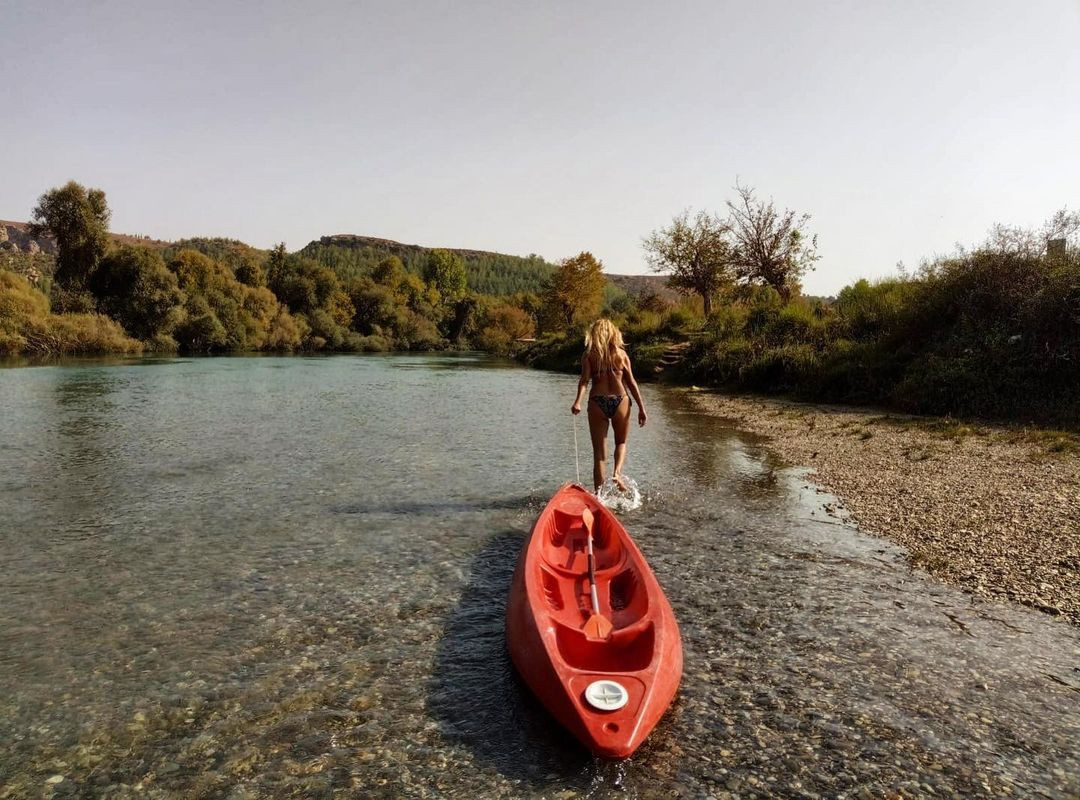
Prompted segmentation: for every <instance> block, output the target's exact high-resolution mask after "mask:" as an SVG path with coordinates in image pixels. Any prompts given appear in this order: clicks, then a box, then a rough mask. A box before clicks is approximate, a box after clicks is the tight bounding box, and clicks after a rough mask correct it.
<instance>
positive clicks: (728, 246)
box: [644, 211, 735, 316]
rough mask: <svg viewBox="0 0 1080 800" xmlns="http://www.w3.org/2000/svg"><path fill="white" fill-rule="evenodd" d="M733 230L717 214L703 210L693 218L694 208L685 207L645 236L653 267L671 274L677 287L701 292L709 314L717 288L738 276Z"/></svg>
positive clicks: (646, 255) (647, 252)
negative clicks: (731, 239)
mask: <svg viewBox="0 0 1080 800" xmlns="http://www.w3.org/2000/svg"><path fill="white" fill-rule="evenodd" d="M729 232H730V228H729V227H728V224H727V223H726V222H724V221H723V220H721V219H720V218H719V217H718V216H716V215H710V214H707V213H706V212H704V211H699V212H698V213H697V215H696V216H695V217H694V218H693V220H691V219H690V212H689V211H683V212H682V213H681V214H678V215H676V216H675V218H674V219H672V221H671V225H670V226H668V227H667V228H661V229H660V230H658V231H653V233H652V234H651V235H650V236H649V237H648V238H647V239H645V242H644V246H645V257H646V259H647V260H648V262H649V266H650V267H652V269H653V271H655V272H665V273H670V274H671V278H670V279H669V280H668V285H669V286H671V287H672V288H673V289H678V290H679V291H681V292H687V293H696V294H698V295H700V296H701V299H702V302H703V303H704V307H705V315H706V316H708V315H709V314H710V313H711V312H712V304H713V299H714V298H715V296H716V294H717V292H719V291H720V290H721V289H722V288H723V287H725V286H727V285H729V284H730V283H732V282H733V280H734V278H735V273H734V270H733V267H732V259H733V256H734V248H733V247H732V243H731V241H730V238H729Z"/></svg>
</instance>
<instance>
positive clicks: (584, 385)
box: [570, 352, 592, 414]
mask: <svg viewBox="0 0 1080 800" xmlns="http://www.w3.org/2000/svg"><path fill="white" fill-rule="evenodd" d="M591 377H592V366H591V365H590V364H589V354H588V352H586V353H584V354H583V355H582V356H581V377H580V378H578V382H577V397H575V398H574V404H573V405H572V406H570V413H571V414H580V413H581V398H582V397H584V396H585V390H586V389H588V388H589V378H591Z"/></svg>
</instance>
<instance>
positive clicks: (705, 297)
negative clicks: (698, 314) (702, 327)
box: [701, 292, 712, 319]
mask: <svg viewBox="0 0 1080 800" xmlns="http://www.w3.org/2000/svg"><path fill="white" fill-rule="evenodd" d="M701 299H702V301H703V302H704V304H705V319H708V318H709V314H711V313H712V292H702V293H701Z"/></svg>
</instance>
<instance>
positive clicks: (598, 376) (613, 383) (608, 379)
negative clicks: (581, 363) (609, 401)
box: [588, 349, 626, 394]
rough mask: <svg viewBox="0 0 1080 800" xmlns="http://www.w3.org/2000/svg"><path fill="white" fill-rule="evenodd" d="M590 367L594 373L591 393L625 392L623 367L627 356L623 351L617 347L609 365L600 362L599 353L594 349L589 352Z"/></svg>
mask: <svg viewBox="0 0 1080 800" xmlns="http://www.w3.org/2000/svg"><path fill="white" fill-rule="evenodd" d="M588 358H589V369H590V371H591V373H592V391H591V392H590V393H591V394H622V393H623V368H624V365H625V363H626V362H625V360H624V359H625V358H626V356H625V355H624V353H623V351H622V350H621V349H617V350H616V351H615V355H614V356H613V357H612V358H611V359H610V361H609V363H608V364H607V366H603V365H602V364H601V363H600V358H599V356H598V354H597V353H596V352H595V351H593V352H590V353H589V354H588Z"/></svg>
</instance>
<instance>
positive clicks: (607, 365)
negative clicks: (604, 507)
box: [570, 318, 649, 492]
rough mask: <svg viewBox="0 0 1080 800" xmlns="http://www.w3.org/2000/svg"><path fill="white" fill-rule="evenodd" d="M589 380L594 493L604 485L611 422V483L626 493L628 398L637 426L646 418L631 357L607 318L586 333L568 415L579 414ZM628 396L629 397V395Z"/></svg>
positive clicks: (595, 323) (600, 320)
mask: <svg viewBox="0 0 1080 800" xmlns="http://www.w3.org/2000/svg"><path fill="white" fill-rule="evenodd" d="M590 380H591V381H592V391H591V392H589V433H590V434H591V436H592V448H593V484H595V487H596V491H600V487H601V486H602V485H603V483H604V469H605V467H606V466H607V431H608V423H609V422H610V423H611V427H612V429H613V430H614V431H615V471H614V474H612V476H611V477H612V480H614V481H615V485H616V486H618V487H619V489H621V490H622V491H624V492H625V491H626V489H627V486H626V481H625V480H623V475H622V468H623V464H624V463H625V461H626V436H627V434H629V433H630V406H631V403H630V397H629V395H633V396H634V400H636V401H637V404H638V425H640V426H644V425H645V422H646V420H648V418H649V417H648V415H647V414H646V413H645V404H644V403H643V402H642V401H641V391H640V390H639V389H638V385H637V381H636V380H634V373H633V372H632V371H631V369H630V356H628V355H627V354H626V350H625V349H624V348H623V338H622V333H620V332H619V329H618V328H616V327H615V325H614V324H613V323H612V322H611V320H608V319H603V318H601V319H598V320H597V321H596V322H594V323H593V324H592V327H590V328H589V330H588V332H587V333H586V334H585V353H584V355H582V356H581V379H580V380H579V381H578V388H577V397H576V399H575V400H574V404H573V405H572V406H570V413H572V414H580V413H581V398H582V396H583V395H584V394H585V389H586V388H588V386H589V381H590ZM628 393H629V395H628Z"/></svg>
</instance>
